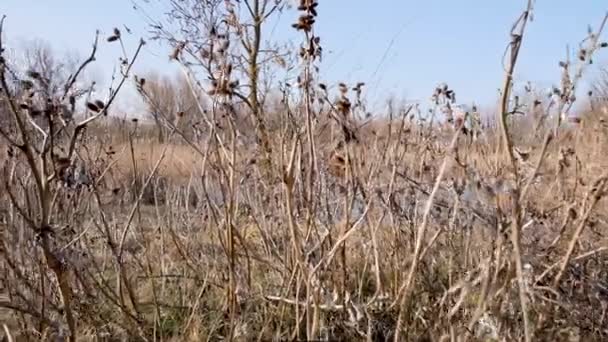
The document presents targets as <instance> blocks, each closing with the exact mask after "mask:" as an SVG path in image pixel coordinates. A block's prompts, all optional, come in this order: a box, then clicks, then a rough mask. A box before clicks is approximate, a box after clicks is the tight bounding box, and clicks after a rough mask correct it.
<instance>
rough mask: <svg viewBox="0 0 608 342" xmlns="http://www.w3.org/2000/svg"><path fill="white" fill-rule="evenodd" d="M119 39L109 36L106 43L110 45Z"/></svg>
mask: <svg viewBox="0 0 608 342" xmlns="http://www.w3.org/2000/svg"><path fill="white" fill-rule="evenodd" d="M119 38H120V37H118V36H115V35H111V36H109V37H108V39H107V41H108V43H112V42H115V41H117V40H118V39H119Z"/></svg>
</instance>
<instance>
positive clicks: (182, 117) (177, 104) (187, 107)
mask: <svg viewBox="0 0 608 342" xmlns="http://www.w3.org/2000/svg"><path fill="white" fill-rule="evenodd" d="M144 80H145V81H144V83H145V92H142V95H144V97H145V104H146V107H147V113H146V114H147V115H149V116H150V117H151V118H152V119H153V120H154V123H155V125H156V127H157V136H158V141H159V142H160V143H162V142H164V140H165V137H166V135H167V134H168V132H167V128H172V126H175V127H176V128H177V129H179V130H180V131H181V132H182V133H183V134H185V135H186V136H187V137H188V138H191V133H192V127H191V126H192V124H193V123H194V122H193V121H194V120H193V118H195V117H196V116H198V115H200V114H201V113H200V112H199V110H198V107H197V105H196V99H195V97H194V96H193V95H192V93H191V92H190V91H189V89H188V84H187V82H186V80H185V79H184V77H183V76H180V75H177V76H175V77H169V76H162V75H160V74H158V73H156V72H150V73H148V74H147V75H146V77H145V78H144ZM168 123H169V124H168ZM171 124H173V125H171Z"/></svg>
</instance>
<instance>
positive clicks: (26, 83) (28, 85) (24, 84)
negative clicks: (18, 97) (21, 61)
mask: <svg viewBox="0 0 608 342" xmlns="http://www.w3.org/2000/svg"><path fill="white" fill-rule="evenodd" d="M21 87H22V88H23V89H25V90H30V89H32V88H34V83H33V82H32V81H30V80H23V81H21Z"/></svg>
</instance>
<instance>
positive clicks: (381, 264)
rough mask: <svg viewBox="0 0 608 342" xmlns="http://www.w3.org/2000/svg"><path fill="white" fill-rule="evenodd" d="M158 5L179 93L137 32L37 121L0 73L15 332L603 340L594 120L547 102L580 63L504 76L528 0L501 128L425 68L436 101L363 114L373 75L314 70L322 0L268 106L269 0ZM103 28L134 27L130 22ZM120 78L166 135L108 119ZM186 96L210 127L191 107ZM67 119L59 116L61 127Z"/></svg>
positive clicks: (599, 143) (602, 221) (599, 142)
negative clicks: (153, 69) (106, 83)
mask: <svg viewBox="0 0 608 342" xmlns="http://www.w3.org/2000/svg"><path fill="white" fill-rule="evenodd" d="M170 5H171V8H172V9H173V11H172V12H171V14H170V15H169V18H172V19H173V20H174V21H173V24H174V25H177V27H178V28H179V27H182V26H183V27H182V28H184V29H185V30H184V31H183V32H182V33H183V34H184V35H185V36H184V37H177V35H178V33H179V32H178V30H176V31H173V30H171V29H170V28H168V27H163V26H158V27H157V29H156V31H155V33H156V34H158V35H159V36H160V37H161V38H162V39H165V40H166V41H168V42H170V43H171V44H172V47H173V48H174V51H173V53H172V56H171V57H172V58H173V59H172V60H173V62H174V63H176V64H178V65H179V66H180V67H181V68H182V70H183V71H184V81H185V82H186V84H187V90H186V91H185V92H186V93H188V95H187V97H184V98H183V99H184V102H179V101H181V99H182V98H180V97H176V96H174V95H175V94H183V92H184V90H182V89H180V88H179V87H175V88H174V87H171V86H169V84H170V83H168V82H165V81H163V80H162V79H160V80H159V79H156V80H155V79H154V77H150V76H149V75H143V76H142V75H138V76H137V77H135V76H134V75H132V74H131V65H132V63H134V62H135V57H136V56H137V51H139V49H138V50H136V52H135V53H134V55H133V56H126V55H125V56H123V57H122V59H123V60H126V61H127V62H126V63H124V64H125V65H123V67H122V72H121V82H120V83H119V86H118V88H116V89H115V91H113V92H111V94H112V95H111V97H110V98H108V99H91V100H90V101H88V103H83V104H82V105H80V104H74V107H75V108H76V112H78V111H79V109H80V111H83V110H88V111H89V112H90V114H92V115H93V116H91V117H90V118H88V119H83V120H84V121H80V122H79V123H78V120H75V121H74V120H73V121H66V120H62V119H63V118H62V116H61V115H58V113H57V112H56V111H53V110H51V109H49V110H48V111H46V112H45V113H44V114H43V118H45V120H47V121H46V122H47V125H46V126H40V125H39V124H37V123H36V121H34V120H30V117H31V115H30V114H31V113H30V112H29V111H31V110H32V108H37V107H32V106H31V105H28V106H20V104H21V102H20V97H19V96H18V95H17V94H18V93H17V92H16V91H15V90H16V89H17V88H16V87H17V86H18V85H20V84H22V83H21V82H13V84H12V85H9V84H8V82H7V81H6V80H7V79H11V77H12V78H13V80H14V81H23V80H21V79H19V78H17V77H14V76H12V74H11V68H10V64H9V63H7V61H6V60H2V64H0V67H1V68H2V70H1V71H2V73H1V74H0V76H2V78H1V80H2V82H3V84H2V86H3V89H4V91H3V93H2V95H3V96H2V97H3V99H4V103H5V104H6V105H8V107H7V108H8V110H9V114H10V119H11V121H12V122H14V125H15V127H16V130H15V131H14V132H8V131H5V130H4V128H2V130H0V133H2V135H3V138H4V141H5V143H6V144H7V145H9V146H10V149H9V150H7V153H6V156H5V157H3V159H2V161H3V163H4V164H3V165H4V170H5V172H4V175H3V176H2V180H3V183H2V185H1V186H2V187H3V188H2V189H1V190H2V192H1V193H2V198H3V201H2V203H3V204H2V205H1V206H0V218H2V221H1V222H0V227H2V230H1V231H0V232H1V234H2V239H0V242H1V244H0V257H2V259H3V263H2V264H0V272H1V273H0V274H2V275H3V276H2V277H1V278H0V307H2V308H3V309H7V310H8V312H10V313H11V315H10V316H9V315H4V314H3V313H2V312H0V319H1V320H3V321H6V322H8V323H7V324H6V326H5V327H4V330H5V332H6V333H7V334H12V335H15V336H18V337H23V338H25V339H29V340H32V339H41V340H44V339H45V338H50V337H58V338H61V336H69V339H71V340H76V338H78V340H86V339H87V338H89V339H91V340H111V339H125V340H136V341H139V340H141V341H150V340H175V341H184V340H187V341H200V340H219V339H229V340H274V339H276V340H395V341H401V340H408V341H409V340H433V341H435V340H439V341H445V340H567V339H580V340H603V339H606V338H607V336H608V332H607V331H606V330H605V325H606V319H607V318H606V308H607V306H608V292H607V291H606V288H607V287H608V284H606V281H605V279H606V276H607V274H606V269H608V268H607V267H606V266H608V257H607V256H606V252H608V248H607V247H606V244H605V239H606V237H605V230H606V225H607V224H608V217H606V212H607V211H606V210H607V209H608V208H607V203H606V199H605V195H606V194H607V191H608V174H606V171H605V170H606V167H608V164H607V162H608V160H607V159H606V158H605V156H604V154H605V153H604V152H605V147H606V146H608V141H606V139H605V138H603V137H605V136H606V130H607V129H608V128H607V127H605V126H602V125H601V122H600V118H594V117H591V116H590V117H587V116H582V117H581V118H582V119H581V120H580V121H579V120H570V119H569V120H566V121H565V122H564V121H563V120H562V119H560V118H558V117H559V116H560V114H561V113H564V112H568V111H569V110H570V108H572V105H573V103H575V101H576V100H577V99H576V96H574V95H576V94H577V92H576V90H577V87H576V84H577V81H576V80H578V79H581V77H582V73H578V72H575V74H574V76H573V77H571V76H572V75H570V71H571V68H572V66H573V65H574V63H572V62H568V61H566V62H563V63H560V64H559V66H560V68H561V70H562V72H563V73H562V76H563V77H562V84H561V87H556V90H555V91H553V92H552V96H551V97H549V96H547V95H546V94H541V93H539V92H537V91H535V90H534V89H532V88H531V87H530V86H528V85H525V86H524V89H516V88H515V86H514V85H513V80H512V74H513V72H514V70H515V69H516V66H517V60H518V57H519V47H520V46H521V44H522V43H523V41H524V40H525V32H526V25H528V24H530V23H531V19H532V14H533V11H532V10H533V6H532V5H533V3H532V2H531V1H530V2H528V4H527V6H526V8H525V10H524V11H523V12H522V15H521V16H520V18H519V19H518V20H517V22H516V23H515V24H514V26H513V28H512V31H511V32H510V33H511V35H510V41H509V42H508V43H509V44H508V46H507V50H506V51H507V53H506V54H505V61H504V62H505V71H506V73H505V81H504V84H503V88H502V93H501V95H502V98H501V102H500V107H499V108H498V110H497V112H496V119H495V121H496V122H497V123H500V125H498V126H497V127H496V129H497V131H492V130H486V129H484V128H483V127H482V125H481V124H480V121H481V120H480V119H479V113H478V112H477V111H476V110H474V109H473V108H470V109H467V108H466V107H465V106H462V107H460V106H458V104H457V102H456V100H455V93H456V92H455V90H453V89H451V88H450V87H449V86H448V85H447V84H444V83H440V84H439V85H438V86H437V88H436V89H430V91H431V92H432V95H433V100H434V101H433V102H432V103H430V104H429V106H428V108H426V106H424V105H420V106H414V105H406V106H402V107H399V106H397V105H393V106H389V110H388V111H387V113H386V114H385V115H383V116H379V117H368V116H367V115H366V114H367V113H366V112H367V110H366V108H365V101H364V97H365V84H364V83H363V82H360V83H359V82H358V83H356V84H345V83H339V84H336V85H333V84H327V82H324V80H323V73H322V72H321V70H322V63H321V57H322V55H323V47H324V46H323V44H322V40H321V35H320V33H319V32H318V31H317V30H316V26H315V22H316V18H317V17H318V16H319V15H322V10H321V6H322V5H319V4H318V2H317V1H312V0H302V1H300V2H299V3H298V7H297V19H296V21H295V22H294V24H293V29H294V32H297V34H298V36H299V39H300V46H299V48H298V49H296V50H297V54H295V56H294V58H296V59H297V61H298V62H299V68H298V69H294V72H296V71H297V72H298V74H297V76H296V82H293V84H286V83H285V82H282V83H280V84H278V85H277V89H275V92H274V94H280V96H278V95H277V99H278V100H277V101H276V102H275V103H274V104H273V108H274V111H273V112H272V113H269V112H267V111H266V110H267V109H268V108H270V106H264V105H262V103H263V102H264V100H263V98H266V99H267V100H266V101H269V100H268V99H270V98H271V97H270V95H269V92H268V91H267V90H263V89H262V88H261V87H260V86H259V84H260V83H259V82H257V81H259V80H260V77H261V76H260V75H259V74H258V75H257V76H256V75H255V73H256V72H255V70H252V68H254V69H255V68H257V67H258V66H260V65H261V64H263V63H262V59H263V57H260V58H262V59H256V58H258V57H259V56H258V57H255V56H253V54H254V53H253V51H254V49H253V46H254V45H255V44H254V43H253V42H256V41H258V42H260V41H259V38H260V37H257V38H256V34H255V32H256V31H257V30H258V29H260V27H261V26H260V25H262V24H263V22H264V21H263V20H261V19H266V17H265V16H267V15H268V16H269V15H272V14H273V13H276V12H275V11H278V10H279V9H281V8H282V5H283V4H282V2H278V3H275V2H270V1H242V2H236V1H234V2H233V1H226V2H221V1H171V2H170ZM275 6H276V7H275ZM262 14H263V15H264V17H263V18H262V17H261V15H262ZM256 18H257V20H255V19H256ZM251 19H253V21H251ZM262 26H263V25H262ZM601 26H603V25H601ZM601 26H600V28H598V30H596V31H593V30H591V31H590V35H589V37H591V38H589V39H587V40H585V41H588V42H591V43H592V45H591V46H594V47H595V49H588V50H586V52H585V56H584V58H582V59H581V58H579V60H580V61H581V62H582V63H583V64H581V65H583V66H584V65H586V64H585V63H587V62H588V58H591V57H593V54H592V53H591V52H593V53H599V52H601V46H602V44H601V42H600V41H599V36H600V34H601V32H602V29H601ZM182 33H179V34H182ZM106 40H108V41H109V43H115V44H119V43H120V44H124V41H123V37H122V32H121V31H120V30H115V32H114V33H113V34H112V35H111V36H110V37H106ZM226 41H229V43H226ZM217 44H220V45H217ZM222 44H224V45H222ZM225 44H228V46H227V47H226V48H225V49H221V50H223V51H217V49H216V47H217V46H220V47H221V46H225ZM235 44H237V45H238V48H237V47H235V46H234V45H235ZM250 44H254V45H250ZM247 46H249V47H250V49H249V50H247ZM0 47H1V45H0ZM95 47H97V44H96V45H95ZM139 47H141V45H140V46H139ZM592 50H593V51H592ZM258 52H260V51H258ZM94 53H95V49H94V51H93V56H94ZM267 53H268V56H274V57H276V56H277V54H276V51H272V52H267ZM278 55H279V56H280V54H278ZM211 56H212V57H211ZM269 58H270V57H269ZM197 63H198V64H197ZM87 64H88V62H85V63H84V64H83V68H84V67H85V66H86V65H87ZM201 65H202V66H201ZM575 69H576V70H584V68H583V67H581V68H580V69H577V68H575ZM252 72H253V73H252ZM566 75H569V77H566ZM30 76H31V75H30ZM205 77H209V82H208V83H206V82H203V80H204V78H205ZM30 78H31V77H30ZM75 78H76V76H73V78H70V79H69V80H68V85H69V84H71V83H74V81H73V80H74V79H75ZM261 78H264V77H261ZM25 80H28V79H25ZM127 80H131V81H133V82H135V84H136V86H137V87H138V89H139V91H140V94H141V95H142V96H143V98H144V99H145V100H146V104H148V106H149V109H150V111H151V112H153V113H156V114H159V115H157V116H156V118H157V119H158V121H157V124H159V126H158V127H163V128H162V134H163V139H162V142H161V141H159V139H157V133H158V131H157V128H156V126H153V125H146V124H145V123H143V122H140V121H137V120H135V121H129V120H121V119H113V120H112V119H110V118H105V117H104V114H106V113H107V112H108V110H109V108H111V104H112V100H113V99H114V97H113V96H114V94H116V93H117V91H118V90H119V88H120V85H122V84H123V83H122V82H126V81H127ZM243 80H245V83H243ZM256 80H257V81H256ZM569 80H570V81H569ZM30 81H31V82H32V83H34V88H33V89H35V87H36V85H35V82H34V80H30ZM237 81H238V82H237ZM271 83H272V82H270V83H269V84H271ZM244 84H247V86H245V85H244ZM254 84H257V86H258V90H255V91H252V88H253V87H255V86H254ZM63 89H68V90H67V95H63V94H62V93H61V92H60V94H59V99H57V98H55V97H52V98H51V100H52V101H51V103H55V102H53V101H58V102H57V103H58V108H62V107H61V106H60V105H61V104H62V103H63V102H60V100H65V101H67V104H66V106H68V105H70V100H69V99H70V94H71V91H70V90H69V89H71V88H70V87H67V88H63ZM183 95H185V94H183ZM553 95H555V96H553ZM190 101H192V102H190ZM36 103H37V102H36ZM255 103H258V105H257V106H256V105H255ZM186 104H187V105H186ZM191 104H192V105H193V106H194V109H193V110H192V111H190V110H185V109H186V108H185V107H188V106H190V105H191ZM53 108H55V107H53ZM68 108H69V106H68ZM188 109H189V108H188ZM426 109H428V110H429V111H430V112H428V115H426V112H425V111H426ZM182 111H183V112H184V113H187V114H184V116H180V115H177V114H178V113H180V112H182ZM423 112H424V114H423ZM556 113H558V114H557V116H555V115H556ZM173 115H175V117H174V116H173ZM442 116H445V117H446V118H447V119H448V122H447V123H445V122H443V123H442V121H441V118H442ZM74 117H75V118H77V119H80V117H79V116H77V115H74ZM244 117H248V118H252V119H253V120H249V124H248V125H247V124H243V122H242V121H243V118H244ZM186 118H187V119H188V120H194V121H195V122H196V121H200V125H194V123H190V122H189V123H187V124H185V125H182V124H181V122H182V121H180V120H182V119H186ZM594 120H596V121H594ZM531 123H532V124H533V125H531ZM552 123H554V124H552ZM43 127H46V128H43ZM520 127H521V128H526V130H523V129H520ZM188 129H191V131H190V132H189V131H188ZM57 130H63V131H64V132H66V134H67V135H66V137H67V138H66V139H65V140H62V141H55V140H54V139H53V137H54V136H55V135H54V132H56V131H57ZM250 131H251V132H254V134H253V135H252V134H250ZM263 132H265V133H263ZM494 132H496V133H494ZM264 134H267V136H266V137H264ZM476 134H477V135H476ZM252 137H253V138H254V139H251V138H252ZM256 139H257V140H256ZM264 139H267V145H268V146H266V147H270V148H269V149H266V148H265V147H264V141H263V140H264ZM260 143H261V144H260ZM260 147H262V148H261V149H260ZM62 148H63V151H62ZM54 151H56V152H55V154H53V152H54ZM61 153H64V154H61Z"/></svg>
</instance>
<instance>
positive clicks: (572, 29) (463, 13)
mask: <svg viewBox="0 0 608 342" xmlns="http://www.w3.org/2000/svg"><path fill="white" fill-rule="evenodd" d="M1 1H2V4H0V14H2V13H4V14H6V15H7V16H8V18H7V22H6V38H7V39H8V41H9V43H12V44H19V43H20V42H22V41H24V40H28V39H32V38H44V39H46V40H47V41H49V42H50V43H51V44H52V46H53V47H54V48H56V49H57V50H59V51H62V50H69V51H75V52H77V53H78V54H80V55H81V56H83V57H84V56H86V55H87V54H88V52H89V50H90V47H91V43H92V39H93V35H94V32H95V30H96V29H99V30H101V32H102V33H105V34H108V33H110V32H111V30H112V28H113V27H114V26H118V27H121V26H122V24H126V25H127V26H129V27H130V28H131V29H132V30H133V33H134V34H133V35H132V36H131V37H129V38H128V39H129V40H128V47H133V48H134V47H135V46H136V44H137V41H138V39H139V37H144V38H145V37H146V23H145V21H144V19H143V17H142V15H141V12H138V11H136V10H134V9H133V6H132V2H131V0H106V1H101V0H96V1H93V0H88V1H85V0H54V1H43V0H1ZM157 1H158V0H152V3H153V4H154V3H156V2H157ZM319 2H320V5H319V18H318V24H317V33H318V34H319V35H320V36H321V37H322V44H323V46H324V49H325V57H324V61H323V64H322V65H321V70H322V75H323V76H324V77H326V78H327V81H328V82H332V81H333V82H337V81H345V82H353V83H354V82H357V81H364V82H366V83H367V84H368V88H367V91H368V93H367V94H368V100H369V101H370V103H371V104H376V105H377V104H379V103H381V102H382V101H384V99H385V98H386V97H387V96H389V95H394V96H395V97H397V98H407V99H412V100H426V99H427V98H428V97H429V95H430V94H431V92H432V90H433V88H434V86H435V85H436V84H437V83H439V82H447V83H448V84H449V85H450V86H451V87H452V88H454V89H455V90H456V93H457V96H458V100H459V101H461V102H467V103H470V102H472V101H475V102H477V103H479V104H492V103H493V101H494V100H495V96H496V93H497V89H498V87H499V86H500V83H501V80H502V77H503V73H502V66H501V57H502V54H503V51H504V48H505V44H506V43H507V40H508V32H509V29H510V27H511V24H512V22H513V20H514V19H515V18H516V17H517V16H518V15H519V13H520V12H521V10H522V9H523V8H524V6H525V1H524V0H459V1H447V0H424V1H422V0H376V1H370V0H348V1H346V0H319ZM150 6H151V7H149V8H148V9H147V10H148V13H149V14H150V15H152V16H160V15H161V13H162V8H161V7H160V6H158V5H150ZM607 11H608V2H606V1H605V0H580V1H572V0H537V1H536V11H535V18H534V22H532V23H531V24H530V26H529V29H528V31H527V37H526V38H525V41H524V44H523V48H522V52H521V59H520V62H519V64H518V68H517V72H516V75H515V76H516V80H517V81H520V82H524V81H527V80H530V81H532V82H539V83H540V84H542V85H544V86H549V85H551V84H552V83H557V82H558V81H559V76H560V75H559V69H558V66H557V63H558V61H559V60H560V59H563V58H564V56H565V53H566V44H570V45H571V46H575V45H576V44H577V43H578V41H579V40H580V39H582V38H584V36H585V34H586V30H587V26H588V25H589V24H591V25H592V26H593V27H594V28H596V27H597V26H598V25H599V23H600V21H601V19H602V18H603V16H604V14H605V13H606V12H607ZM296 16H297V13H296V12H295V10H290V11H287V12H285V13H283V14H282V15H281V18H280V21H279V24H278V26H277V28H276V29H275V31H274V35H276V38H277V39H290V38H292V37H294V39H300V36H299V35H297V34H295V33H294V30H293V29H291V27H290V24H291V22H292V21H293V20H294V19H295V18H296ZM604 37H605V39H606V40H608V34H604ZM119 55H120V49H119V47H118V46H117V45H110V44H107V43H105V42H104V43H103V44H101V46H100V54H99V55H98V63H97V64H96V66H95V69H94V71H95V72H96V73H98V74H103V73H108V72H111V71H112V66H113V63H114V62H115V60H116V59H115V58H117V57H118V56H119ZM167 55H168V52H167V51H165V50H164V49H162V48H160V47H159V46H157V45H156V44H155V43H150V44H148V46H147V47H146V48H145V50H144V54H143V56H142V59H141V60H140V63H139V64H138V66H137V68H136V69H137V71H138V72H143V71H147V70H151V69H154V70H157V71H160V72H171V71H172V70H173V68H172V67H171V66H170V65H169V63H168V59H167ZM596 65H608V50H607V51H604V52H602V53H600V55H598V56H597V58H596ZM590 71H591V73H590V74H588V77H591V79H592V78H593V76H594V75H593V69H592V70H590ZM102 81H105V82H108V81H109V76H106V77H104V78H103V79H102Z"/></svg>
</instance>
